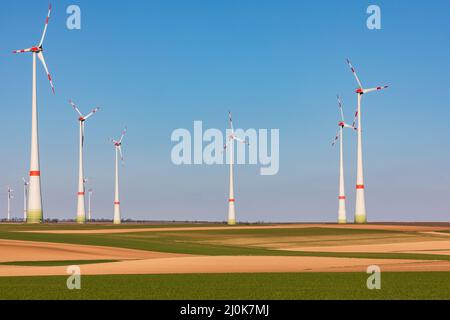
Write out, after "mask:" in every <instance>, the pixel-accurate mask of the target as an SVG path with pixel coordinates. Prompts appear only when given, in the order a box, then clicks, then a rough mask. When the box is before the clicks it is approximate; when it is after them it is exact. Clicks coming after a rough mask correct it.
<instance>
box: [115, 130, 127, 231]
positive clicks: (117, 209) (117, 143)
mask: <svg viewBox="0 0 450 320" xmlns="http://www.w3.org/2000/svg"><path fill="white" fill-rule="evenodd" d="M126 132H127V128H126V127H125V129H124V130H123V131H122V135H121V136H120V139H119V140H114V139H111V141H112V143H113V144H114V148H115V150H116V165H115V187H114V220H113V223H114V224H120V222H121V218H120V200H119V156H120V159H121V160H122V161H123V154H122V140H123V137H124V136H125V133H126Z"/></svg>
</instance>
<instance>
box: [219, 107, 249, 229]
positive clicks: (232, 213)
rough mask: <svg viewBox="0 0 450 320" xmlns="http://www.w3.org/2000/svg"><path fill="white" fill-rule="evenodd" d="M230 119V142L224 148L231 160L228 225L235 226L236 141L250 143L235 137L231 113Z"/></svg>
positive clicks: (229, 114)
mask: <svg viewBox="0 0 450 320" xmlns="http://www.w3.org/2000/svg"><path fill="white" fill-rule="evenodd" d="M228 119H229V122H230V134H229V136H228V142H227V143H226V144H225V146H224V149H228V150H229V159H230V190H229V197H228V224H229V225H235V224H236V211H235V202H236V199H235V198H234V173H233V166H234V140H236V141H238V142H240V143H244V144H248V142H247V141H245V140H243V139H240V138H238V137H237V136H236V135H235V133H234V128H233V119H232V116H231V112H229V113H228Z"/></svg>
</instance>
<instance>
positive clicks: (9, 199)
mask: <svg viewBox="0 0 450 320" xmlns="http://www.w3.org/2000/svg"><path fill="white" fill-rule="evenodd" d="M7 191H8V214H7V217H6V220H8V221H11V199H12V198H14V196H13V192H14V190H13V189H11V187H8V189H7Z"/></svg>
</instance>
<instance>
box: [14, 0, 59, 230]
mask: <svg viewBox="0 0 450 320" xmlns="http://www.w3.org/2000/svg"><path fill="white" fill-rule="evenodd" d="M51 9H52V6H51V5H49V8H48V14H47V19H46V20H45V26H44V31H43V33H42V37H41V40H40V41H39V44H38V45H37V46H34V47H31V48H28V49H23V50H16V51H13V53H23V52H31V53H32V54H33V87H32V104H31V156H30V182H29V183H30V185H29V192H28V214H27V222H28V223H41V222H42V221H43V211H42V195H41V171H40V166H39V136H38V113H37V94H36V57H37V58H39V60H40V61H41V63H42V65H43V67H44V70H45V72H46V74H47V78H48V80H49V81H50V86H51V88H52V91H53V94H54V93H55V89H54V87H53V81H52V78H51V76H50V73H49V72H48V68H47V65H46V63H45V59H44V55H43V53H42V52H43V49H42V44H43V42H44V39H45V34H46V32H47V26H48V21H49V19H50V12H51Z"/></svg>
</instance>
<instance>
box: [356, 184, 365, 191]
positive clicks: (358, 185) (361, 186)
mask: <svg viewBox="0 0 450 320" xmlns="http://www.w3.org/2000/svg"><path fill="white" fill-rule="evenodd" d="M356 189H362V190H364V185H363V184H357V185H356Z"/></svg>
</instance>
